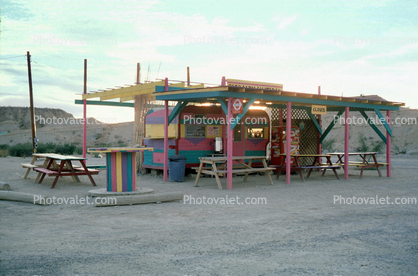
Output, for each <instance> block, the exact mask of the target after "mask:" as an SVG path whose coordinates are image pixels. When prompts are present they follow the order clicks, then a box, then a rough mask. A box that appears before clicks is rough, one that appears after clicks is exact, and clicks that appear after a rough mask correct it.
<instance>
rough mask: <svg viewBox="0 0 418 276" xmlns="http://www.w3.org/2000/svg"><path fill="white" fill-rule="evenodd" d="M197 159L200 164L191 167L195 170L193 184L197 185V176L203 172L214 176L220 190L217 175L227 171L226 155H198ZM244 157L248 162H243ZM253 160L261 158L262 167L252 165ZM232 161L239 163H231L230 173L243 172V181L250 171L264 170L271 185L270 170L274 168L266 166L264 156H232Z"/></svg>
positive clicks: (220, 186)
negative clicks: (195, 174)
mask: <svg viewBox="0 0 418 276" xmlns="http://www.w3.org/2000/svg"><path fill="white" fill-rule="evenodd" d="M199 159H200V166H199V167H193V168H192V169H194V170H196V171H197V176H196V182H195V186H198V182H199V178H200V176H201V174H202V173H203V174H208V175H211V176H215V178H216V183H217V184H218V188H219V189H220V190H222V185H221V182H220V179H219V176H222V175H224V174H227V173H228V170H227V168H226V161H227V158H226V157H199ZM244 159H249V162H248V164H245V162H244V161H243V160H244ZM254 160H261V164H262V165H263V167H261V168H260V167H256V168H254V167H252V165H253V161H254ZM232 161H233V162H237V163H239V164H233V165H232V174H233V175H234V174H235V175H236V174H241V173H242V174H245V176H244V182H245V181H247V178H248V175H249V174H250V173H259V172H264V173H265V174H266V176H267V178H268V180H269V182H270V185H273V181H272V179H271V175H270V172H271V171H274V170H275V168H270V167H268V166H267V162H266V160H265V156H234V157H232ZM219 163H221V165H220V166H218V165H217V164H219ZM204 165H205V166H204ZM208 165H209V166H208ZM257 165H258V162H257Z"/></svg>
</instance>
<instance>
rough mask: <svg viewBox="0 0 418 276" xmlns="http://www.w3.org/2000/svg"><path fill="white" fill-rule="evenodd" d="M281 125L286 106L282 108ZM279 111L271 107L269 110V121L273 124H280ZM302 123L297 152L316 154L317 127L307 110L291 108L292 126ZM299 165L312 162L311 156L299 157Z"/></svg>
mask: <svg viewBox="0 0 418 276" xmlns="http://www.w3.org/2000/svg"><path fill="white" fill-rule="evenodd" d="M282 112H283V113H282V114H283V121H284V122H283V126H285V125H286V123H285V120H286V117H287V116H286V115H287V111H286V108H283V111H282ZM279 114H280V111H279V108H272V110H271V121H272V125H273V126H278V125H280V121H279V119H280V115H279ZM315 118H316V119H317V120H318V116H316V115H315ZM302 122H303V124H304V129H302V130H301V129H300V132H299V133H300V136H299V153H300V154H317V153H318V143H319V141H318V134H319V133H318V129H317V128H316V126H315V124H314V122H313V121H312V120H311V117H310V116H309V114H308V112H306V110H303V109H292V126H296V127H299V128H300V125H301V123H302ZM300 162H301V164H300V165H308V164H309V165H310V164H312V162H313V157H311V158H301V159H300Z"/></svg>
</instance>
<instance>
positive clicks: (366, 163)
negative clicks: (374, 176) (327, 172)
mask: <svg viewBox="0 0 418 276" xmlns="http://www.w3.org/2000/svg"><path fill="white" fill-rule="evenodd" d="M328 154H329V155H332V156H337V157H338V161H337V163H336V164H338V165H341V166H343V168H344V155H345V153H344V152H333V153H328ZM376 154H378V152H349V153H348V156H356V155H357V156H359V157H360V158H361V160H362V161H348V166H350V167H352V166H355V167H357V168H359V169H361V172H360V179H361V178H362V176H363V171H364V169H367V168H376V170H377V173H378V174H379V176H380V177H381V176H382V174H381V173H380V170H379V167H382V166H385V165H388V163H379V162H378V161H377V158H376Z"/></svg>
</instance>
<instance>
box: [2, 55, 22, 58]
mask: <svg viewBox="0 0 418 276" xmlns="http://www.w3.org/2000/svg"><path fill="white" fill-rule="evenodd" d="M19 57H26V55H20V56H14V57H6V58H0V59H11V58H19Z"/></svg>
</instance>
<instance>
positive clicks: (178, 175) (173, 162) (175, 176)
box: [168, 155, 186, 182]
mask: <svg viewBox="0 0 418 276" xmlns="http://www.w3.org/2000/svg"><path fill="white" fill-rule="evenodd" d="M168 160H170V167H169V179H170V181H171V182H172V181H176V182H183V181H184V175H185V172H186V157H184V156H183V155H172V156H170V157H169V158H168Z"/></svg>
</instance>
